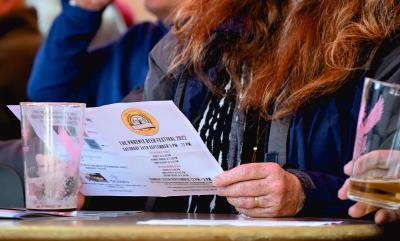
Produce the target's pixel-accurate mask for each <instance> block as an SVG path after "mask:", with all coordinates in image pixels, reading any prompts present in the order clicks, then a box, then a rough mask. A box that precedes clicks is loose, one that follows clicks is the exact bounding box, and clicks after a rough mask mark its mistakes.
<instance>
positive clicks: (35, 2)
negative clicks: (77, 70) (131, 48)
mask: <svg viewBox="0 0 400 241" xmlns="http://www.w3.org/2000/svg"><path fill="white" fill-rule="evenodd" d="M129 1H131V0H119V1H118V4H115V6H114V5H111V6H110V7H108V8H107V9H105V10H104V14H103V16H102V23H101V26H100V28H99V30H98V32H97V34H96V36H95V37H94V39H93V41H92V42H91V45H90V48H97V47H101V46H104V45H106V44H109V43H111V42H113V41H115V40H116V39H118V38H119V37H120V36H121V35H122V34H124V33H125V32H126V31H127V28H128V26H127V22H126V21H125V18H124V17H125V16H126V17H127V21H132V20H133V19H132V16H133V14H132V12H131V11H130V10H131V9H129V10H128V9H126V8H123V9H124V11H123V12H122V11H120V8H119V6H121V7H122V6H124V5H126V4H125V3H127V2H129ZM26 2H27V5H28V6H32V7H34V8H35V9H36V11H37V13H38V24H39V29H40V31H41V32H42V34H43V36H47V34H48V33H49V30H50V27H51V26H52V24H53V22H54V19H55V18H56V17H57V16H58V15H59V14H60V12H61V10H62V9H61V2H60V0H27V1H26ZM127 10H128V11H129V12H127ZM130 15H131V16H130ZM130 23H131V22H129V24H130Z"/></svg>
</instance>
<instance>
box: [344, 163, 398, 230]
mask: <svg viewBox="0 0 400 241" xmlns="http://www.w3.org/2000/svg"><path fill="white" fill-rule="evenodd" d="M373 163H374V162H373ZM376 163H379V162H376ZM352 165H353V162H352V161H351V162H349V163H347V164H346V165H345V166H344V172H345V173H346V174H347V175H350V174H351V169H352ZM373 166H374V165H373ZM365 170H369V168H365ZM349 186H350V180H349V179H347V180H346V182H345V183H344V185H343V186H342V188H341V189H340V190H339V193H338V196H339V198H340V199H342V200H345V199H347V198H348V197H347V192H348V190H349ZM375 211H377V212H376V213H375V223H377V224H384V223H389V222H394V221H398V220H400V209H398V210H392V209H383V208H378V207H375V206H371V205H369V204H366V203H362V202H357V203H356V204H354V205H353V206H351V207H350V208H349V215H350V216H352V217H353V218H360V217H362V216H365V215H367V214H369V213H372V212H375Z"/></svg>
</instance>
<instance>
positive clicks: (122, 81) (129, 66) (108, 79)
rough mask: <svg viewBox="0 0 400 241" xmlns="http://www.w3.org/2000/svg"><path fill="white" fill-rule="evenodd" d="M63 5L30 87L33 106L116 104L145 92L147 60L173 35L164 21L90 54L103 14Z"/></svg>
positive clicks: (64, 1) (134, 30) (135, 30)
mask: <svg viewBox="0 0 400 241" xmlns="http://www.w3.org/2000/svg"><path fill="white" fill-rule="evenodd" d="M68 2H69V1H68V0H62V7H63V11H62V13H61V14H60V16H59V17H58V18H57V19H56V20H55V22H54V24H53V26H52V28H51V30H50V33H49V36H48V38H47V39H46V41H45V43H44V44H43V45H42V47H41V49H40V51H39V53H38V55H37V57H36V60H35V64H34V67H33V71H32V74H31V77H30V80H29V85H28V96H29V98H30V99H31V100H33V101H74V102H86V103H87V105H88V106H99V105H104V104H110V103H115V102H118V101H121V99H122V98H123V97H124V96H125V95H127V94H128V93H129V91H131V90H133V89H137V88H141V87H142V85H143V82H144V80H145V78H146V75H147V72H148V55H149V53H150V51H151V49H152V48H153V46H154V45H155V44H156V43H157V42H158V41H159V40H160V39H161V38H162V37H163V36H164V35H165V34H166V33H167V32H168V29H166V28H165V27H164V26H163V25H162V23H161V22H159V23H157V24H153V23H142V24H138V25H136V26H133V27H132V28H131V29H129V31H128V32H127V33H126V34H124V35H123V36H122V37H121V38H120V39H119V40H118V41H116V42H114V43H112V44H111V45H108V46H105V47H102V48H100V49H97V50H95V51H91V52H88V51H87V49H88V46H89V44H90V42H91V41H92V39H93V37H94V36H95V34H96V32H97V30H98V28H99V26H100V23H101V15H102V12H101V11H99V12H90V11H86V10H83V9H80V8H78V7H73V6H70V5H69V4H68Z"/></svg>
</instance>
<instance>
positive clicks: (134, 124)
mask: <svg viewBox="0 0 400 241" xmlns="http://www.w3.org/2000/svg"><path fill="white" fill-rule="evenodd" d="M121 119H122V122H123V123H124V125H125V126H126V127H127V128H128V129H129V130H131V131H133V132H135V133H136V134H138V135H142V136H152V135H155V134H157V133H158V131H159V129H160V127H159V125H158V122H157V120H156V119H155V118H154V117H153V116H152V115H150V114H149V113H147V112H146V111H143V110H140V109H135V108H129V109H126V110H124V111H123V112H122V115H121Z"/></svg>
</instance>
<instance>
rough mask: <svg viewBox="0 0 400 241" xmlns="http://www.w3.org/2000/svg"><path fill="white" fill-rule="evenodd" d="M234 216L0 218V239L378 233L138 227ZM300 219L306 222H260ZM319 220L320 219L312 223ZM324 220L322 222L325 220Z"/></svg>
mask: <svg viewBox="0 0 400 241" xmlns="http://www.w3.org/2000/svg"><path fill="white" fill-rule="evenodd" d="M238 218H240V217H239V216H235V215H203V214H178V213H145V212H143V213H136V214H130V215H123V216H117V217H97V216H92V217H82V218H78V217H77V218H63V217H58V218H54V217H52V218H49V217H40V218H38V217H35V218H27V219H24V220H1V219H0V240H2V241H9V240H13V241H15V240H25V241H27V240H37V241H38V240H43V241H48V240H49V241H50V240H62V241H66V240H74V241H78V240H85V241H91V240H95V241H103V240H116V241H117V240H118V241H125V240H135V241H139V240H141V241H151V240H158V241H167V240H168V241H172V240H174V241H181V240H182V241H183V240H190V241H203V240H204V241H205V240H207V241H214V240H215V241H223V240H257V241H261V240H269V241H274V240H296V241H302V240H371V239H378V238H379V237H382V235H383V229H382V228H381V227H380V226H377V225H375V224H373V223H367V222H362V221H355V220H345V221H344V222H343V223H342V224H337V225H327V226H319V227H288V226H286V227H283V226H279V227H253V226H252V227H238V226H189V225H181V226H162V225H156V226H153V225H138V224H137V222H138V221H146V220H154V219H157V220H163V219H212V220H226V219H229V220H235V219H238ZM266 220H285V221H286V220H297V221H298V220H300V221H307V220H310V219H266ZM312 220H313V221H321V220H320V219H312ZM325 221H326V220H325Z"/></svg>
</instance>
